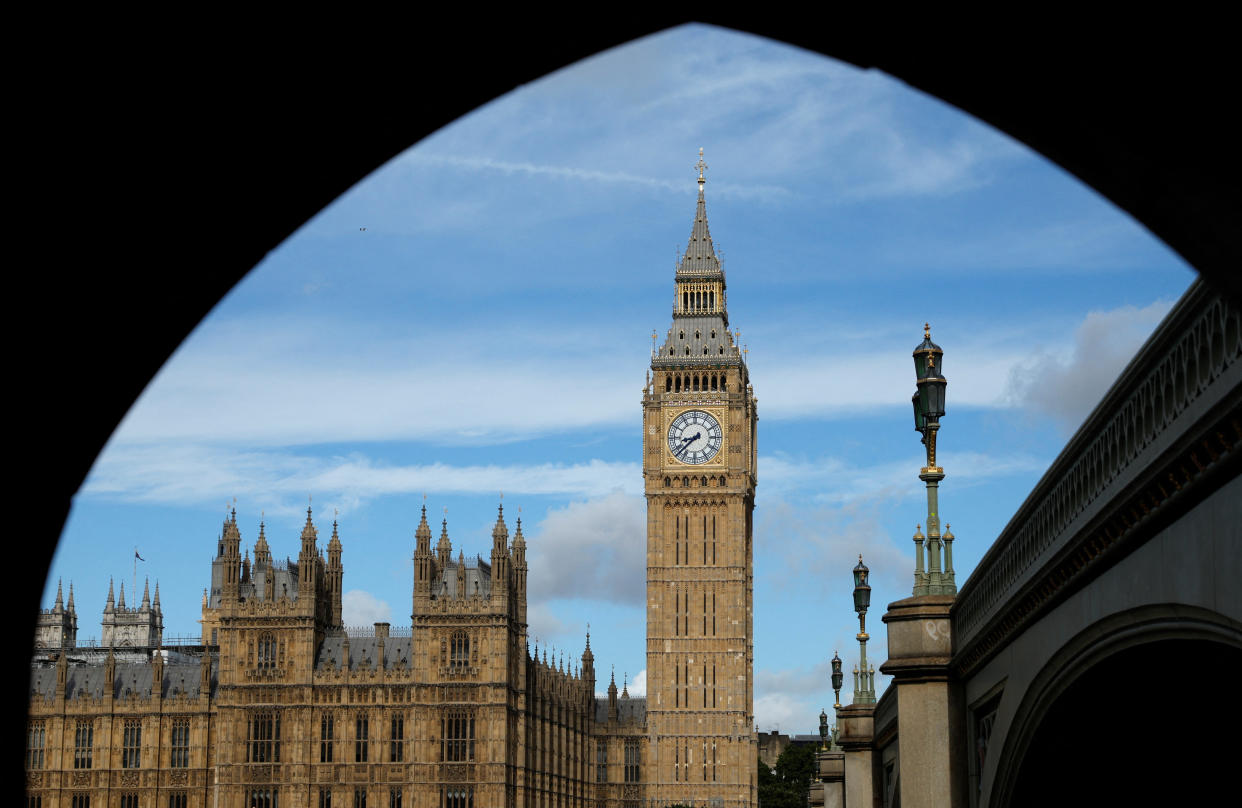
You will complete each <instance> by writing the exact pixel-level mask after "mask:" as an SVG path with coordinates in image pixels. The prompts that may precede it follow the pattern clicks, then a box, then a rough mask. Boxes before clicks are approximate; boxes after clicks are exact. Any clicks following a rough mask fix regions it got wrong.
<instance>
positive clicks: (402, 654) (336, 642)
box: [315, 635, 414, 671]
mask: <svg viewBox="0 0 1242 808" xmlns="http://www.w3.org/2000/svg"><path fill="white" fill-rule="evenodd" d="M345 639H346V638H345V637H344V636H342V635H337V636H335V637H326V638H324V641H323V646H322V647H321V648H320V649H319V658H318V659H316V660H315V670H317V671H329V670H338V669H340V668H342V667H344V665H343V664H342V663H343V661H344V656H345ZM413 643H414V640H413V639H411V638H410V637H389V638H388V639H387V640H385V641H384V667H385V668H386V669H387V670H395V669H405V670H409V669H410V668H411V667H412V662H411V659H412V657H413V656H414V653H413ZM378 658H379V639H378V638H376V637H350V638H349V669H350V670H375V668H376V664H377V663H378V661H379V660H378Z"/></svg>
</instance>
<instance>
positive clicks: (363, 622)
mask: <svg viewBox="0 0 1242 808" xmlns="http://www.w3.org/2000/svg"><path fill="white" fill-rule="evenodd" d="M391 619H392V608H391V607H389V605H388V604H387V603H385V602H384V601H382V600H380V599H379V598H377V597H375V596H374V595H372V594H371V593H370V592H364V591H363V590H361V589H351V590H349V591H348V592H346V593H345V594H343V595H342V596H341V620H342V621H343V622H344V623H345V625H347V626H370V625H372V624H374V623H387V622H389V621H390V620H391Z"/></svg>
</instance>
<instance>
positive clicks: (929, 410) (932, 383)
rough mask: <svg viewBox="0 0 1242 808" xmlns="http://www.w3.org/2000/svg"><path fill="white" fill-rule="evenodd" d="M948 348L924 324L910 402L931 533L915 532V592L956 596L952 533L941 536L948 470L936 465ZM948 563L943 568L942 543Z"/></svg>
mask: <svg viewBox="0 0 1242 808" xmlns="http://www.w3.org/2000/svg"><path fill="white" fill-rule="evenodd" d="M943 370H944V351H943V350H941V348H940V346H939V345H937V344H936V343H934V342H932V341H931V326H930V325H929V324H927V323H924V324H923V341H922V342H921V343H919V345H918V346H917V347H915V349H914V381H915V384H916V386H917V387H916V390H915V393H914V395H913V396H912V397H911V399H910V401H911V403H912V404H913V405H914V429H915V431H916V432H919V433H920V434H922V436H923V446H924V447H926V452H927V465H926V466H924V467H923V468H922V469H921V470H920V472H919V479H920V480H922V481H923V482H924V483H925V484H926V485H927V535H926V536H924V535H923V534H922V531H921V530H916V531H915V535H914V545H915V548H914V552H915V557H914V594H915V595H952V594H956V592H957V584H956V582H955V581H954V578H953V549H952V534H946V535H945V536H943V537H942V536H941V535H940V514H939V512H938V511H939V504H938V501H937V496H938V489H939V485H940V481H941V480H943V479H944V469H943V468H941V467H940V466H938V465H936V434H937V432H938V431H939V430H940V419H941V418H942V417H943V416H944V413H945V407H944V403H945V389H946V388H947V387H948V385H949V382H948V380H947V379H946V378H945V377H944V373H943ZM924 539H926V540H927V548H926V549H927V567H926V571H924V567H923V549H924V547H923V540H924ZM942 545H943V547H944V566H943V568H942V567H941V553H940V550H941V546H942Z"/></svg>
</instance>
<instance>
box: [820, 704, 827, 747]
mask: <svg viewBox="0 0 1242 808" xmlns="http://www.w3.org/2000/svg"><path fill="white" fill-rule="evenodd" d="M819 748H820V750H821V751H826V750H827V749H828V713H826V712H824V711H823V710H822V709H821V710H820V711H819Z"/></svg>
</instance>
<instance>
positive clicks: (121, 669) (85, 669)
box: [30, 649, 217, 699]
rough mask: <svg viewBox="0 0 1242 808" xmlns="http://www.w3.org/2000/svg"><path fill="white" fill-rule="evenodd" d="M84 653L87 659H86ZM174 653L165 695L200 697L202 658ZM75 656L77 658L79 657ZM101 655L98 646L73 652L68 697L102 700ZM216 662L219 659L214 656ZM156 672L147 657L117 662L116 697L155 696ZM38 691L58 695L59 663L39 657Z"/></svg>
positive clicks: (33, 686) (34, 672)
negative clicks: (154, 674) (134, 660)
mask: <svg viewBox="0 0 1242 808" xmlns="http://www.w3.org/2000/svg"><path fill="white" fill-rule="evenodd" d="M105 653H106V650H105ZM84 656H85V657H87V658H86V659H83V657H84ZM172 656H174V658H173V659H171V660H170V661H168V662H165V663H164V679H163V681H162V682H161V683H160V684H161V695H162V696H163V697H164V698H171V697H173V696H187V697H189V698H198V696H199V695H200V688H199V684H200V682H201V680H202V663H201V661H200V660H199V659H194V658H192V657H191V656H190V655H186V654H175V655H172ZM75 657H77V658H76V659H75ZM98 657H99V654H98V649H90V652H88V653H86V654H81V655H80V654H78V653H76V652H75V651H73V650H70V651H69V670H68V677H67V679H66V680H65V698H66V699H73V698H82V697H87V698H92V699H98V698H102V697H103V696H104V695H105V684H106V677H105V670H104V664H105V663H104V661H103V659H99V658H98ZM213 657H214V654H213ZM214 662H215V660H214V659H213V663H214ZM216 667H217V666H216V664H213V665H212V677H211V689H212V695H213V696H214V694H215V689H216V685H217V681H216V676H215V671H216ZM152 672H153V667H152V665H151V663H150V662H147V661H145V660H143V661H140V662H132V661H131V662H123V661H117V663H116V678H115V680H114V681H113V686H112V696H113V698H123V697H126V696H133V697H137V698H148V697H149V696H150V695H151V684H152V682H151V679H152V676H151V675H152ZM36 694H37V695H42V696H43V697H45V698H48V699H51V698H54V697H55V696H56V663H55V662H51V661H48V660H46V659H39V660H36V661H35V662H34V663H33V664H32V665H31V671H30V695H31V696H35V695H36Z"/></svg>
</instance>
